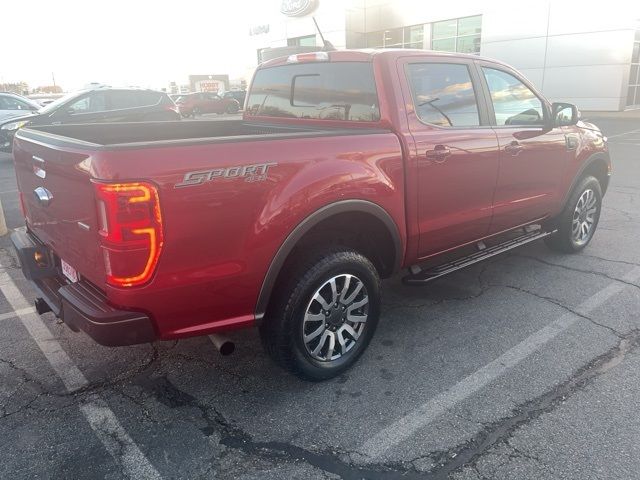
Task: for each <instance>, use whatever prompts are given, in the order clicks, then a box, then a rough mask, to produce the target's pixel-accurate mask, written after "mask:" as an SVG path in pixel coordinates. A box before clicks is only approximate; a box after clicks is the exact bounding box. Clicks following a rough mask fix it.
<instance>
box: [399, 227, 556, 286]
mask: <svg viewBox="0 0 640 480" xmlns="http://www.w3.org/2000/svg"><path fill="white" fill-rule="evenodd" d="M556 231H557V230H553V231H551V232H542V231H540V230H535V231H533V232H529V233H525V234H524V235H520V236H519V237H516V238H512V239H511V240H508V241H506V242H504V243H500V244H498V245H494V246H493V247H486V248H482V249H481V250H479V251H477V252H475V253H472V254H471V255H467V256H466V257H461V258H457V259H455V260H453V261H451V262H447V263H445V264H442V265H438V266H437V267H433V268H429V269H428V270H422V271H419V273H415V274H412V275H407V276H406V277H404V278H403V279H402V281H403V283H404V284H405V285H424V284H425V283H428V282H430V281H432V280H435V279H436V278H440V277H443V276H444V275H447V274H449V273H452V272H455V271H457V270H461V269H463V268H465V267H468V266H469V265H473V264H474V263H478V262H481V261H482V260H486V259H487V258H491V257H494V256H496V255H500V254H501V253H504V252H508V251H509V250H512V249H514V248H517V247H520V246H522V245H526V244H527V243H530V242H534V241H536V240H539V239H541V238H544V237H547V236H549V235H552V234H554V233H556ZM483 246H484V244H483ZM414 271H415V270H414Z"/></svg>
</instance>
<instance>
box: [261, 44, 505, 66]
mask: <svg viewBox="0 0 640 480" xmlns="http://www.w3.org/2000/svg"><path fill="white" fill-rule="evenodd" d="M316 54H321V55H323V56H324V55H328V60H329V61H330V62H371V61H373V59H374V58H375V57H382V58H385V59H387V58H388V59H389V61H394V60H395V59H398V58H402V57H411V56H415V55H429V56H436V57H443V58H467V59H473V60H484V61H487V62H493V63H498V64H501V65H506V64H504V63H503V62H500V61H498V60H495V59H493V58H487V57H481V56H479V55H474V54H469V53H457V52H441V51H436V50H421V49H411V48H363V49H352V50H333V51H324V50H318V51H317V52H305V53H302V54H298V55H301V56H304V57H305V58H309V57H311V56H313V55H316ZM294 56H296V55H288V56H282V57H278V58H274V59H272V60H268V61H266V62H264V63H262V64H260V66H259V67H258V68H267V67H274V66H277V65H286V64H287V63H290V62H289V61H288V59H289V58H291V57H294ZM325 61H326V60H325Z"/></svg>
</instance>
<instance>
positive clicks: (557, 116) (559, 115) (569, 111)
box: [551, 102, 580, 127]
mask: <svg viewBox="0 0 640 480" xmlns="http://www.w3.org/2000/svg"><path fill="white" fill-rule="evenodd" d="M551 118H552V122H553V126H554V127H563V126H567V125H575V124H576V123H578V121H579V120H580V111H579V110H578V107H576V106H575V105H573V104H571V103H563V102H555V103H553V104H552V105H551Z"/></svg>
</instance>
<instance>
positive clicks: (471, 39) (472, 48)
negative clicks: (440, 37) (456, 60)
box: [456, 35, 480, 53]
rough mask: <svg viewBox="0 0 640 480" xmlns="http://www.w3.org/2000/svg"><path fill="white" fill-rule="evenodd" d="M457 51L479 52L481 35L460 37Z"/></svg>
mask: <svg viewBox="0 0 640 480" xmlns="http://www.w3.org/2000/svg"><path fill="white" fill-rule="evenodd" d="M456 51H457V52H460V53H479V52H480V35H469V36H467V37H458V44H457V47H456Z"/></svg>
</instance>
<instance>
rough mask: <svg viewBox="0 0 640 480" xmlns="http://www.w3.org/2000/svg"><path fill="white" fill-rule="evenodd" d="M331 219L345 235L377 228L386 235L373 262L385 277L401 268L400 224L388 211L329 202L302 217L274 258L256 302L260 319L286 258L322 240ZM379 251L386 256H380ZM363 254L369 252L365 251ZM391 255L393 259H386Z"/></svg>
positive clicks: (343, 240)
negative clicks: (359, 229)
mask: <svg viewBox="0 0 640 480" xmlns="http://www.w3.org/2000/svg"><path fill="white" fill-rule="evenodd" d="M347 220H351V222H350V223H349V228H348V229H347V228H346V225H347V223H346V221H347ZM332 222H335V223H336V224H337V228H338V230H337V231H339V232H343V233H346V234H349V233H357V232H358V228H359V227H362V228H364V229H365V231H371V230H370V229H375V230H373V231H376V232H379V233H380V234H381V236H382V237H383V238H381V241H380V243H379V245H376V246H375V249H376V251H372V252H371V256H373V257H374V258H371V261H372V262H374V264H375V265H376V268H377V269H378V270H379V271H380V274H381V276H383V277H384V276H389V275H391V274H392V273H393V272H396V271H397V270H399V269H400V267H401V263H402V256H403V252H404V250H403V247H402V240H401V237H400V232H399V230H398V226H397V225H396V223H395V222H394V220H393V219H392V217H391V215H389V213H388V212H387V211H386V210H384V209H383V208H382V207H381V206H379V205H377V204H375V203H373V202H369V201H366V200H343V201H339V202H335V203H332V204H329V205H326V206H324V207H322V208H320V209H319V210H317V211H315V212H314V213H312V214H311V215H309V216H307V217H306V218H305V219H304V220H302V221H301V222H300V223H299V224H298V225H297V226H296V227H295V228H294V229H293V230H292V231H291V233H290V234H289V235H288V236H287V238H286V239H285V241H284V242H283V243H282V245H281V246H280V248H279V249H278V251H277V253H276V255H275V256H274V258H273V259H272V261H271V264H270V266H269V269H268V270H267V274H266V275H265V277H264V279H263V282H262V288H261V289H260V294H259V296H258V301H257V304H256V311H255V316H256V319H257V320H258V321H260V320H262V318H263V317H264V315H265V313H266V311H267V309H268V307H269V303H270V301H271V299H272V294H273V291H274V288H275V286H276V285H277V284H278V280H279V277H280V275H281V273H282V272H283V270H284V268H285V266H286V263H287V260H290V259H291V258H292V257H293V256H295V254H296V249H297V248H301V247H302V248H303V247H304V246H305V245H308V244H310V243H312V242H313V241H322V240H323V236H322V235H321V232H322V231H326V229H325V228H324V227H325V226H328V225H332V224H333V223H332ZM360 233H362V232H360ZM329 235H333V232H331V233H329V232H327V233H326V235H325V236H324V238H325V239H331V240H334V241H335V242H336V243H340V244H342V246H354V245H351V243H352V242H351V239H350V238H340V237H339V236H337V237H335V238H334V237H333V236H329ZM345 244H346V245H345ZM366 248H367V247H366V246H362V248H361V249H360V250H366ZM378 248H379V249H380V250H378ZM378 252H380V255H384V256H385V258H379V257H380V255H379V254H378ZM363 253H368V252H366V251H363ZM389 256H390V257H391V258H387V257H389Z"/></svg>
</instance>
